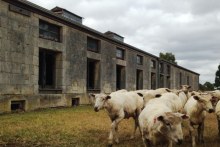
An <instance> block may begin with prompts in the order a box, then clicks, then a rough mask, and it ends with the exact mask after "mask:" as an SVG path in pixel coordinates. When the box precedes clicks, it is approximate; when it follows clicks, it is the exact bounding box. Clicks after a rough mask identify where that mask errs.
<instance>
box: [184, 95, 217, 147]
mask: <svg viewBox="0 0 220 147" xmlns="http://www.w3.org/2000/svg"><path fill="white" fill-rule="evenodd" d="M184 111H185V113H186V114H187V115H189V117H190V121H189V122H190V123H189V131H190V134H191V137H192V146H193V147H195V146H196V141H195V136H196V133H195V129H194V127H195V126H198V129H197V130H198V141H199V142H204V138H203V133H204V120H205V117H206V111H207V112H209V113H212V112H214V109H213V106H212V104H211V95H208V94H199V95H198V94H196V95H193V96H191V97H190V98H189V100H188V101H187V103H186V104H185V106H184Z"/></svg>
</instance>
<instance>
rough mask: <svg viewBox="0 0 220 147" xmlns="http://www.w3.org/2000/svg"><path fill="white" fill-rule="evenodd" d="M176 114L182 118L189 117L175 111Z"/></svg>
mask: <svg viewBox="0 0 220 147" xmlns="http://www.w3.org/2000/svg"><path fill="white" fill-rule="evenodd" d="M175 115H176V116H178V117H181V118H182V119H189V116H188V115H186V114H182V113H175Z"/></svg>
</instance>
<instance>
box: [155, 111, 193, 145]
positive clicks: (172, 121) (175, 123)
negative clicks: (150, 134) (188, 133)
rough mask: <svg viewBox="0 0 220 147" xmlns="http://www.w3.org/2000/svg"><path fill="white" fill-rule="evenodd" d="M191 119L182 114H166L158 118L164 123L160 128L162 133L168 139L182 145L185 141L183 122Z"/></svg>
mask: <svg viewBox="0 0 220 147" xmlns="http://www.w3.org/2000/svg"><path fill="white" fill-rule="evenodd" d="M188 118H189V117H188V116H187V115H185V114H181V113H172V112H166V113H164V115H161V116H159V117H158V118H157V120H158V121H160V122H162V123H161V124H162V125H161V127H160V129H159V130H160V133H161V134H162V135H164V136H166V137H167V138H168V139H171V140H173V141H174V142H176V143H177V144H181V143H182V141H183V132H182V126H181V123H182V120H183V119H188Z"/></svg>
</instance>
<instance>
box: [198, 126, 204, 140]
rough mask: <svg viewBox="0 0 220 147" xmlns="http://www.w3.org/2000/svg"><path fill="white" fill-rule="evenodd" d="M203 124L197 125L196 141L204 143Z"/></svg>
mask: <svg viewBox="0 0 220 147" xmlns="http://www.w3.org/2000/svg"><path fill="white" fill-rule="evenodd" d="M203 135H204V122H202V123H201V124H199V127H198V141H199V142H202V143H204V138H203Z"/></svg>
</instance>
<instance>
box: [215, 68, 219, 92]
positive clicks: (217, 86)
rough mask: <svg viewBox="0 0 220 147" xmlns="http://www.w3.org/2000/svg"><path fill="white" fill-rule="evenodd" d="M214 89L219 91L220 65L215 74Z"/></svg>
mask: <svg viewBox="0 0 220 147" xmlns="http://www.w3.org/2000/svg"><path fill="white" fill-rule="evenodd" d="M214 85H215V88H216V89H220V65H219V66H218V70H217V71H216V73H215V84H214Z"/></svg>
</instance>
